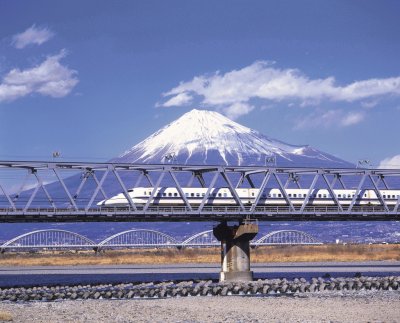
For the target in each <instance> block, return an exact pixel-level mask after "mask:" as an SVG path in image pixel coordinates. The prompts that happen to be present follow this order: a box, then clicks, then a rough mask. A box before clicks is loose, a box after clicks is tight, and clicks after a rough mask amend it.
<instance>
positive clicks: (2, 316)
mask: <svg viewBox="0 0 400 323" xmlns="http://www.w3.org/2000/svg"><path fill="white" fill-rule="evenodd" d="M12 320H13V317H12V315H11V313H9V312H6V311H2V310H0V321H12Z"/></svg>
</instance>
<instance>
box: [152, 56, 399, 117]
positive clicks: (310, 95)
mask: <svg viewBox="0 0 400 323" xmlns="http://www.w3.org/2000/svg"><path fill="white" fill-rule="evenodd" d="M399 94H400V77H392V78H385V79H377V78H374V79H368V80H361V81H356V82H353V83H350V84H347V85H344V86H341V85H338V84H337V82H336V80H335V78H334V77H328V78H324V79H311V78H309V77H307V76H306V75H304V74H303V73H301V72H300V71H299V70H298V69H279V68H276V67H275V66H274V65H273V63H269V62H266V61H257V62H254V63H253V64H251V65H249V66H246V67H244V68H242V69H239V70H233V71H230V72H227V73H224V74H223V73H220V72H218V71H217V72H216V73H214V74H211V75H200V76H195V77H194V78H193V79H192V80H191V81H188V82H181V83H180V84H179V85H178V86H176V87H174V88H173V89H171V90H170V91H168V92H166V93H164V94H163V96H164V98H165V100H166V101H165V102H161V103H159V104H158V105H159V106H168V107H169V106H173V105H174V106H185V105H187V104H188V103H191V102H192V101H194V100H195V99H200V102H199V103H200V104H201V105H204V106H208V107H217V109H222V110H224V109H227V110H229V107H230V106H233V105H236V106H238V104H239V103H240V104H242V106H243V110H242V113H241V114H246V113H248V112H250V111H251V110H252V109H248V106H249V105H248V104H249V102H250V101H251V100H253V99H256V100H261V101H269V102H279V101H283V100H291V101H298V103H299V104H300V105H310V104H311V105H315V104H318V103H320V102H321V101H323V100H326V101H333V102H339V101H342V102H354V101H360V100H366V99H371V98H376V97H379V96H384V95H399ZM183 99H184V100H183ZM264 104H265V102H264ZM246 111H247V112H246ZM238 115H240V114H238Z"/></svg>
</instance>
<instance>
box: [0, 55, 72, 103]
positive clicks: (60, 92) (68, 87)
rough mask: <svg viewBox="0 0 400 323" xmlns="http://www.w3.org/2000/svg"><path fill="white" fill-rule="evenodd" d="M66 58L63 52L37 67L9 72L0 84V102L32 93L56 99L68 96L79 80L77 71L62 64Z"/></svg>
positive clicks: (48, 58)
mask: <svg viewBox="0 0 400 323" xmlns="http://www.w3.org/2000/svg"><path fill="white" fill-rule="evenodd" d="M65 56H66V52H65V50H62V51H61V52H60V53H59V54H57V55H53V56H48V57H47V58H46V60H45V61H43V62H42V63H41V64H40V65H37V66H35V67H32V68H29V69H25V70H20V69H18V68H16V69H12V70H11V71H9V72H8V73H7V74H6V75H5V76H4V77H3V80H2V82H1V83H0V102H3V101H13V100H16V99H18V98H21V97H24V96H26V95H28V94H32V93H39V94H41V95H45V96H51V97H55V98H58V97H64V96H66V95H68V94H69V93H70V92H71V91H72V89H73V88H74V87H75V85H76V84H77V83H78V82H79V80H78V78H77V77H76V74H77V72H76V71H75V70H71V69H69V68H68V67H66V66H64V65H62V64H61V63H60V60H61V59H62V58H64V57H65Z"/></svg>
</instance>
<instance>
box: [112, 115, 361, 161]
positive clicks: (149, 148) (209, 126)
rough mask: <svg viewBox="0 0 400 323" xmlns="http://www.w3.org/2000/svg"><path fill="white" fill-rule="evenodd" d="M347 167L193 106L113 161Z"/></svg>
mask: <svg viewBox="0 0 400 323" xmlns="http://www.w3.org/2000/svg"><path fill="white" fill-rule="evenodd" d="M270 157H273V159H275V160H276V165H278V166H313V167H352V166H354V165H353V164H351V163H348V162H346V161H344V160H341V159H339V158H336V157H334V156H332V155H330V154H327V153H324V152H321V151H319V150H317V149H315V148H312V147H310V146H295V145H290V144H287V143H284V142H282V141H279V140H276V139H272V138H269V137H267V136H265V135H263V134H261V133H260V132H258V131H255V130H252V129H250V128H247V127H245V126H242V125H240V124H238V123H236V122H233V121H231V120H230V119H228V118H226V117H224V116H223V115H221V114H219V113H217V112H214V111H206V110H196V109H195V110H192V111H190V112H188V113H186V114H184V115H183V116H182V117H180V118H179V119H177V120H175V121H173V122H172V123H170V124H168V125H167V126H165V127H164V128H162V129H160V130H159V131H157V132H155V133H154V134H152V135H151V136H149V137H148V138H146V139H145V140H143V141H142V142H140V143H138V144H137V145H135V146H133V147H132V148H131V149H129V150H127V151H126V152H124V153H123V154H122V155H121V156H119V157H118V158H114V159H113V160H112V161H113V162H129V163H167V162H175V163H179V164H221V165H234V166H237V165H246V166H252V165H265V164H266V160H267V161H268V160H269V162H271V158H270Z"/></svg>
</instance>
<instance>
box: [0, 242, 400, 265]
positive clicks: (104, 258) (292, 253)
mask: <svg viewBox="0 0 400 323" xmlns="http://www.w3.org/2000/svg"><path fill="white" fill-rule="evenodd" d="M220 257H221V255H220V250H219V248H195V249H190V248H187V249H183V250H177V249H175V248H171V249H145V250H143V249H131V250H106V251H105V252H101V253H97V254H96V253H95V252H94V251H79V252H71V251H69V252H68V251H47V252H40V253H10V252H6V253H3V254H1V255H0V266H46V265H49V266H50V265H51V266H57V265H60V266H73V265H112V264H121V265H127V264H167V263H169V264H171V263H172V264H173V263H219V262H220V259H221V258H220ZM373 260H400V244H392V245H335V244H333V245H319V246H318V245H317V246H267V247H259V248H256V249H252V250H251V261H252V262H254V263H257V262H298V261H373Z"/></svg>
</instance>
